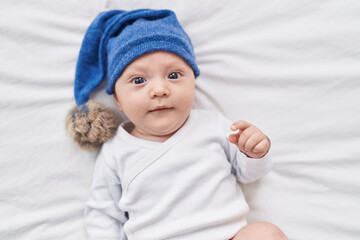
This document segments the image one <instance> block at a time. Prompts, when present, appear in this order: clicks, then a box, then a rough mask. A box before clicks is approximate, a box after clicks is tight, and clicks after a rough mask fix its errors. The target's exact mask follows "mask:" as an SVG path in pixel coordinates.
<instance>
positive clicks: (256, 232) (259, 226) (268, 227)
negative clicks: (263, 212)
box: [232, 222, 288, 240]
mask: <svg viewBox="0 0 360 240" xmlns="http://www.w3.org/2000/svg"><path fill="white" fill-rule="evenodd" d="M264 239H266V240H287V239H288V238H287V237H286V235H285V234H284V233H283V232H282V231H281V230H280V229H279V228H278V227H277V226H275V225H273V224H271V223H266V222H256V223H251V224H249V225H247V226H245V227H243V228H242V229H240V231H239V232H238V233H237V234H236V235H235V237H233V238H232V240H264Z"/></svg>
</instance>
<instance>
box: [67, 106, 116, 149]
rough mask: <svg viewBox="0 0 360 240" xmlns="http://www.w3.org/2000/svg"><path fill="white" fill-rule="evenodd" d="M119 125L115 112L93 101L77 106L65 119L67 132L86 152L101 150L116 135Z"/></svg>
mask: <svg viewBox="0 0 360 240" xmlns="http://www.w3.org/2000/svg"><path fill="white" fill-rule="evenodd" d="M118 125H119V124H118V121H117V120H116V117H115V115H114V113H113V111H112V110H111V109H110V108H108V107H106V106H105V105H104V104H103V103H100V102H96V101H93V100H90V101H89V102H88V103H86V105H83V106H80V107H78V106H75V107H74V108H73V109H71V111H70V112H69V113H68V115H67V116H66V119H65V126H66V129H67V132H68V133H69V134H70V136H71V137H72V138H73V140H74V141H75V143H77V144H78V145H79V146H80V147H81V148H83V149H86V150H96V149H98V148H100V146H101V145H102V144H103V143H104V142H106V141H107V140H109V139H110V138H112V137H113V136H114V135H115V133H116V130H117V127H118Z"/></svg>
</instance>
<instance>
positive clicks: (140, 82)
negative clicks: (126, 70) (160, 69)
mask: <svg viewBox="0 0 360 240" xmlns="http://www.w3.org/2000/svg"><path fill="white" fill-rule="evenodd" d="M145 82H146V79H144V78H142V77H138V78H134V79H133V80H132V83H133V84H142V83H145Z"/></svg>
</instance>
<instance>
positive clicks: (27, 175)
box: [0, 0, 360, 240]
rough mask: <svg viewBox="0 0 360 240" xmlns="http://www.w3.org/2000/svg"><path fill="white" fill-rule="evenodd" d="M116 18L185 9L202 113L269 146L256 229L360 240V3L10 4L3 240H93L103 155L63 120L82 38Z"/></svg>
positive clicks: (1, 41) (2, 91)
mask: <svg viewBox="0 0 360 240" xmlns="http://www.w3.org/2000/svg"><path fill="white" fill-rule="evenodd" d="M110 8H118V9H124V10H129V9H134V8H170V9H173V10H174V11H175V12H176V13H177V15H178V18H179V20H180V22H181V23H182V25H183V27H184V28H185V30H186V31H187V32H188V34H189V35H190V37H191V39H192V42H193V44H194V47H195V53H196V55H197V61H198V65H199V68H200V70H201V76H200V77H199V78H198V80H197V93H196V94H197V98H196V106H195V107H196V108H206V109H217V110H219V111H221V112H222V113H224V114H225V115H227V116H228V117H229V118H230V119H233V120H238V119H245V120H247V121H249V122H252V123H254V124H255V125H257V126H259V127H260V128H261V129H263V130H264V131H265V132H266V133H267V134H268V135H269V136H270V138H271V140H272V147H273V152H274V158H275V159H274V160H275V165H274V169H273V171H272V172H271V173H270V174H269V175H268V176H266V177H265V178H263V179H262V180H261V181H259V182H257V183H254V184H250V185H246V186H243V188H244V190H245V193H246V197H247V200H248V202H249V204H250V207H251V212H250V214H249V216H248V220H249V222H254V221H269V222H272V223H274V224H277V225H278V226H279V227H280V228H282V229H283V230H284V231H285V232H286V233H287V235H288V236H289V239H291V240H310V239H318V240H339V239H346V240H356V239H360V159H359V158H360V14H359V13H360V2H359V1H357V0H347V1H335V0H328V1H322V0H313V1H302V0H293V1H285V0H284V1H279V0H276V1H259V0H244V1H237V0H228V1H220V0H218V1H208V0H198V1H192V0H186V1H165V0H161V1H149V0H146V1H145V0H143V1H139V0H133V1H130V0H129V1H116V0H112V1H100V0H98V1H96V0H91V1H86V0H71V1H57V2H54V1H46V0H32V1H25V0H23V1H16V0H2V1H1V6H0V58H1V62H0V97H1V101H0V114H1V115H0V117H1V118H0V119H1V120H0V239H4V240H5V239H6V240H12V239H21V240H32V239H34V240H35V239H36V240H48V239H52V240H84V239H86V238H85V233H84V228H83V208H84V203H85V201H86V199H87V197H88V194H89V186H90V183H91V177H92V169H93V166H94V162H95V157H96V152H93V153H89V152H85V151H83V150H80V149H79V148H77V146H75V145H74V144H73V143H72V142H71V140H70V138H69V137H68V136H67V134H66V133H65V129H64V117H65V114H66V112H67V110H68V109H69V108H70V107H71V106H72V104H73V103H74V99H73V76H74V70H75V63H76V59H77V54H78V51H79V47H80V44H81V41H82V37H83V34H84V32H85V30H86V28H87V26H88V25H89V24H90V22H91V20H92V19H93V18H94V17H95V16H96V15H97V14H98V13H99V12H100V11H102V10H106V9H110ZM98 97H99V98H101V99H103V100H104V101H107V102H109V103H110V102H111V97H108V96H105V94H102V93H100V94H98Z"/></svg>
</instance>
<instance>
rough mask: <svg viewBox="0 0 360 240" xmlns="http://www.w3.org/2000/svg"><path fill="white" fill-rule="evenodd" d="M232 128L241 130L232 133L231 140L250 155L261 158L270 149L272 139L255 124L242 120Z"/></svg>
mask: <svg viewBox="0 0 360 240" xmlns="http://www.w3.org/2000/svg"><path fill="white" fill-rule="evenodd" d="M230 129H231V130H233V131H236V130H239V131H238V132H237V133H234V134H230V136H229V141H230V142H231V143H233V144H235V145H236V146H237V147H238V148H239V150H240V151H241V152H243V153H245V154H246V155H247V156H248V157H251V158H261V157H263V156H265V155H266V154H267V152H268V151H269V149H270V141H269V139H268V137H267V136H266V135H265V134H264V133H263V132H262V131H261V130H260V129H258V128H257V127H255V126H254V125H252V124H250V123H248V122H245V121H242V120H240V121H237V122H234V123H233V124H232V125H231V128H230Z"/></svg>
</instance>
